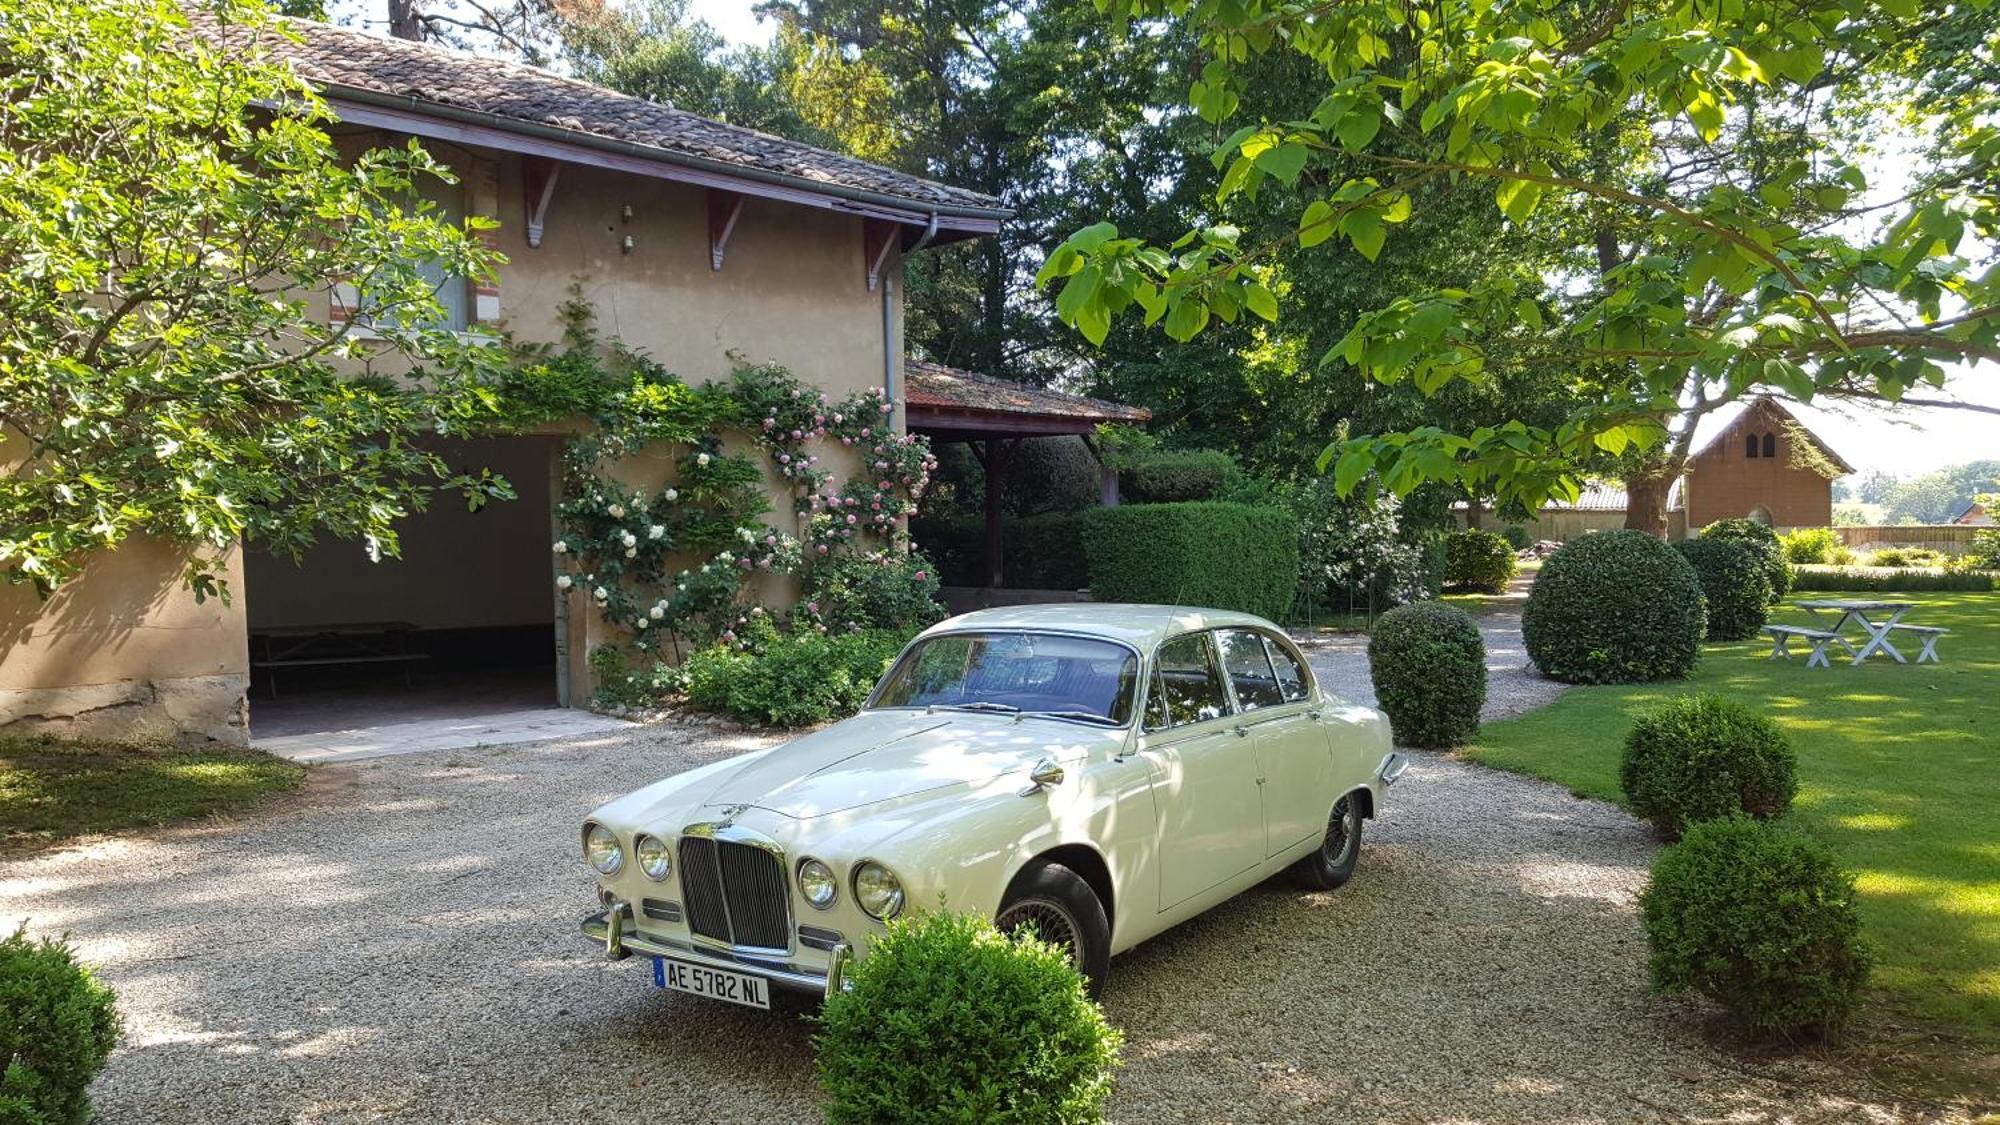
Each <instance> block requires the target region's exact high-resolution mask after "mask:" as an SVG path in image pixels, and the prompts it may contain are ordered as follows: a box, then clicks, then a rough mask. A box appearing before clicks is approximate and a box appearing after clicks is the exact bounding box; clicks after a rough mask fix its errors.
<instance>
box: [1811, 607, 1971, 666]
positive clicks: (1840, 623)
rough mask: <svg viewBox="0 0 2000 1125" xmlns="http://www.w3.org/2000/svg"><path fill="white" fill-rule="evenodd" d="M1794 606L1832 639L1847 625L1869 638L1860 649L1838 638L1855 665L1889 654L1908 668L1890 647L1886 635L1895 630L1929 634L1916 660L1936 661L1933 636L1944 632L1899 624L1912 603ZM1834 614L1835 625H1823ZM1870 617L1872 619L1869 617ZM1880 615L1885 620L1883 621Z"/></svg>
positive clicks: (1893, 648) (1905, 662) (1843, 630)
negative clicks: (1850, 654) (1856, 626)
mask: <svg viewBox="0 0 2000 1125" xmlns="http://www.w3.org/2000/svg"><path fill="white" fill-rule="evenodd" d="M1793 604H1794V605H1796V606H1798V607H1799V608H1800V609H1803V610H1805V611H1806V613H1807V615H1808V616H1810V617H1811V618H1812V619H1813V623H1814V624H1815V625H1816V626H1818V627H1819V628H1822V629H1825V630H1826V631H1827V632H1829V633H1832V634H1834V636H1835V637H1840V634H1841V633H1843V632H1845V631H1846V630H1847V626H1848V623H1849V622H1853V623H1854V624H1857V625H1859V626H1861V629H1862V631H1863V632H1865V633H1867V634H1868V640H1867V643H1865V644H1863V645H1862V646H1861V647H1860V648H1859V649H1856V648H1855V647H1854V646H1853V645H1851V644H1848V643H1847V640H1846V639H1845V638H1844V637H1842V638H1840V645H1841V647H1842V648H1845V649H1847V650H1848V651H1849V652H1852V653H1854V663H1856V664H1861V663H1863V662H1865V661H1866V660H1867V659H1868V658H1869V657H1870V656H1873V655H1875V654H1876V653H1877V652H1886V653H1888V654H1889V657H1890V659H1892V660H1894V661H1895V662H1896V663H1898V664H1908V663H1909V661H1907V660H1905V659H1903V654H1902V653H1900V652H1898V651H1896V646H1895V645H1893V644H1890V643H1889V634H1890V632H1891V631H1893V630H1895V629H1909V630H1912V631H1916V632H1919V633H1923V634H1930V636H1929V637H1928V638H1927V640H1926V643H1925V645H1924V652H1923V654H1920V655H1919V657H1918V659H1919V660H1921V659H1923V656H1926V655H1927V656H1929V657H1930V658H1931V659H1932V660H1933V661H1935V660H1936V659H1937V653H1936V651H1935V650H1934V649H1933V647H1932V646H1933V645H1935V644H1936V634H1938V633H1942V632H1943V630H1941V629H1940V630H1931V629H1926V628H1923V627H1920V626H1915V625H1902V624H1899V623H1900V622H1901V621H1902V618H1903V615H1904V614H1906V613H1908V612H1910V611H1911V610H1913V609H1915V608H1916V607H1917V603H1915V602H1894V601H1879V600H1876V599H1873V598H1812V599H1808V600H1805V601H1799V602H1794V603H1793ZM1836 614H1838V615H1839V616H1838V618H1837V619H1836V620H1835V621H1834V623H1833V624H1832V625H1831V626H1828V625H1826V624H1825V622H1826V621H1827V619H1828V618H1830V617H1833V616H1834V615H1836ZM1870 614H1873V615H1874V616H1872V617H1871V616H1870ZM1883 614H1887V615H1888V616H1886V617H1884V616H1882V615H1883Z"/></svg>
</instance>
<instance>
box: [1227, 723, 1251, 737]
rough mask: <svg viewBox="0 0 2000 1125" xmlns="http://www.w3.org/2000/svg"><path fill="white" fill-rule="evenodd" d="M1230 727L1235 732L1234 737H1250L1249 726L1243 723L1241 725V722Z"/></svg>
mask: <svg viewBox="0 0 2000 1125" xmlns="http://www.w3.org/2000/svg"><path fill="white" fill-rule="evenodd" d="M1230 729H1232V730H1234V731H1235V732H1236V737H1238V738H1249V737H1250V728H1249V727H1246V726H1243V725H1241V724H1238V725H1237V726H1235V727H1232V728H1230Z"/></svg>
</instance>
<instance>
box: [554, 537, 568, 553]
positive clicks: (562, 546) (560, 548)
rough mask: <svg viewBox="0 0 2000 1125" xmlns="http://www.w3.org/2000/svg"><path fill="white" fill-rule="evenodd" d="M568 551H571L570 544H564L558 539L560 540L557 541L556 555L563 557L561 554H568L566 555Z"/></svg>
mask: <svg viewBox="0 0 2000 1125" xmlns="http://www.w3.org/2000/svg"><path fill="white" fill-rule="evenodd" d="M568 551H569V544H568V543H566V542H564V541H563V540H561V539H558V540H556V546H555V552H556V554H558V555H561V554H566V553H568Z"/></svg>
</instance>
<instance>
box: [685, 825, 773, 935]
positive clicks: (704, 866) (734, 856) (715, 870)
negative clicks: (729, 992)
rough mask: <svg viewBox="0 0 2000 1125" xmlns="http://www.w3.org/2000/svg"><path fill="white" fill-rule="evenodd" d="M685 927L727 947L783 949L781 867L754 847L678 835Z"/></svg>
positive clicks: (753, 845)
mask: <svg viewBox="0 0 2000 1125" xmlns="http://www.w3.org/2000/svg"><path fill="white" fill-rule="evenodd" d="M680 868H681V885H682V888H683V889H684V890H686V892H687V896H686V897H687V917H688V928H689V929H691V930H693V931H694V932H695V933H697V934H700V935H701V936H702V937H706V938H712V939H714V940H715V941H720V942H726V943H728V944H730V945H741V946H754V947H756V948H759V949H786V948H789V946H790V938H791V926H792V905H791V892H790V889H789V888H788V887H787V886H786V883H785V863H784V860H783V859H781V858H779V857H778V856H777V855H775V854H773V853H771V852H770V851H767V850H766V849H764V848H760V847H758V846H757V845H755V844H743V843H738V842H736V841H734V840H717V839H714V838H712V837H709V836H682V837H681V843H680Z"/></svg>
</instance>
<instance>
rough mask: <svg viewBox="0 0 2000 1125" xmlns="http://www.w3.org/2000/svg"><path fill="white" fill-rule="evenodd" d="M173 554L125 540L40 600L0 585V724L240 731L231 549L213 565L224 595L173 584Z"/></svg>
mask: <svg viewBox="0 0 2000 1125" xmlns="http://www.w3.org/2000/svg"><path fill="white" fill-rule="evenodd" d="M184 565H185V556H184V555H182V554H181V552H180V551H178V550H177V549H175V548H174V547H172V546H170V545H168V544H164V543H161V542H159V541H157V540H151V539H143V538H141V539H131V540H128V541H127V542H125V543H124V544H123V545H121V546H120V547H119V548H118V549H117V550H115V551H107V552H101V553H99V554H98V555H96V556H95V557H93V558H92V559H91V560H90V562H89V563H88V565H87V566H86V567H85V569H84V571H83V573H82V574H81V575H79V576H77V577H76V578H74V579H72V580H70V581H69V582H66V583H64V584H63V585H62V586H60V587H58V588H57V590H56V592H55V594H54V595H53V596H52V597H50V598H49V599H48V600H47V601H43V600H42V599H41V598H40V597H38V596H37V595H36V593H35V591H34V590H33V589H32V588H30V587H28V586H25V585H0V727H8V728H12V729H24V730H28V731H31V732H38V733H39V732H46V733H54V734H60V735H65V736H73V737H107V738H148V737H168V736H173V735H177V734H189V735H195V736H200V737H206V738H212V739H217V740H219V741H224V742H233V743H241V742H243V741H245V740H246V738H247V731H246V728H245V718H246V714H245V710H244V702H243V700H244V692H245V690H246V689H247V688H248V686H249V682H250V677H249V666H248V662H249V652H248V642H247V638H246V636H245V632H244V626H243V614H242V612H241V608H242V595H243V568H242V563H241V559H240V557H239V556H238V553H237V552H233V551H232V552H231V553H230V556H229V558H228V559H227V560H226V562H225V564H224V566H223V568H222V573H223V576H224V577H225V578H226V579H227V580H228V582H229V586H230V590H231V592H232V594H233V602H234V604H233V605H230V606H225V605H224V604H223V603H222V602H221V601H220V600H218V599H215V598H210V599H208V600H207V601H205V602H200V603H197V602H196V600H195V597H194V594H193V593H192V592H190V591H189V590H187V589H186V588H185V587H184V586H183V585H182V583H181V573H182V568H183V566H184Z"/></svg>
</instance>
